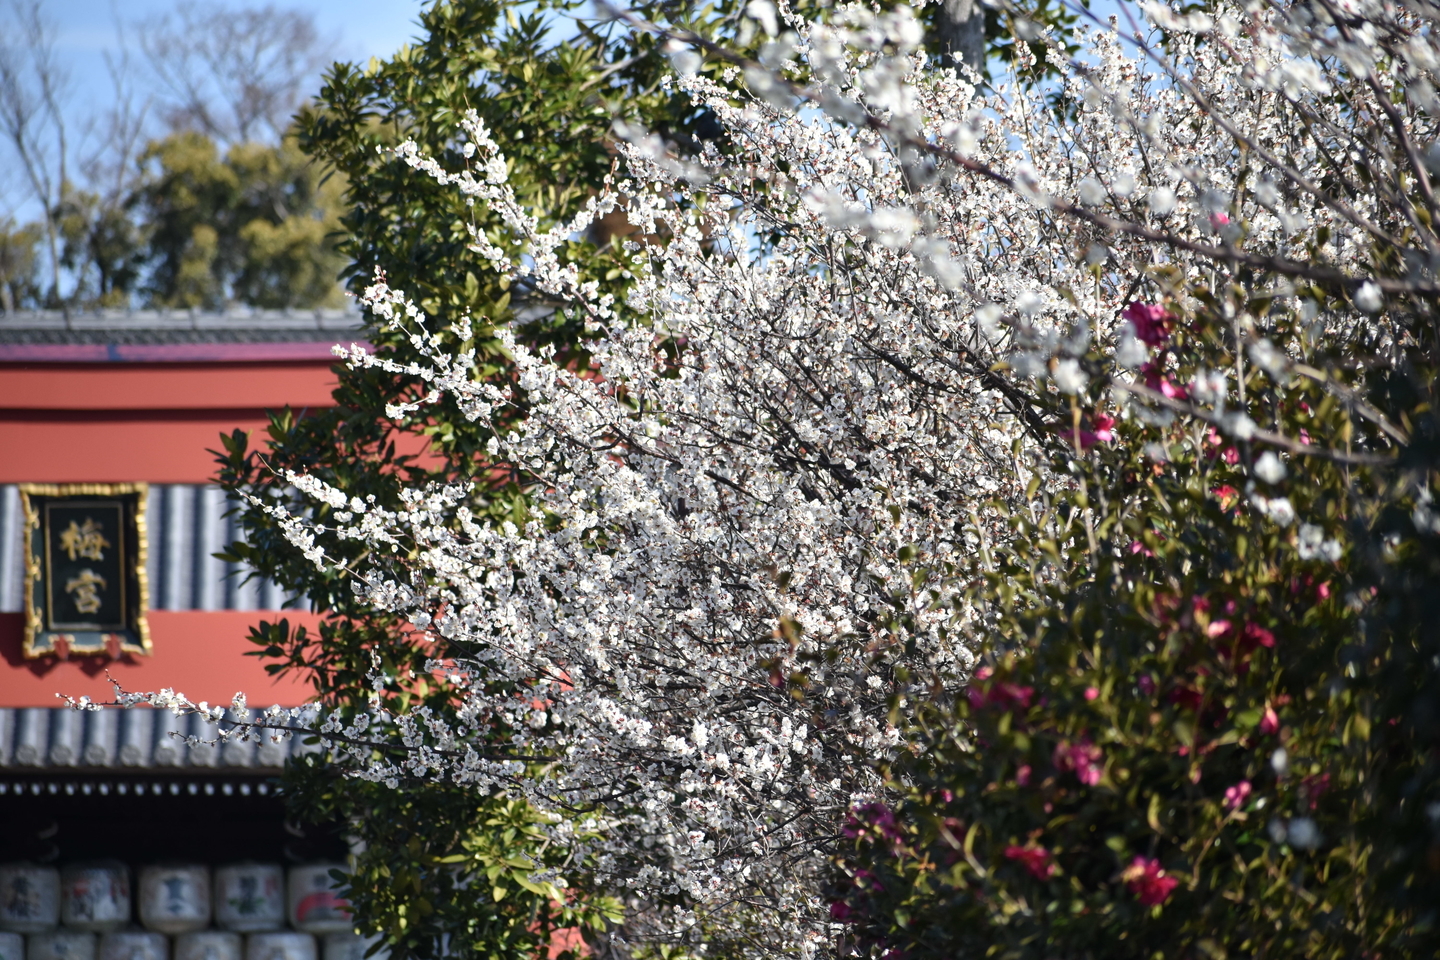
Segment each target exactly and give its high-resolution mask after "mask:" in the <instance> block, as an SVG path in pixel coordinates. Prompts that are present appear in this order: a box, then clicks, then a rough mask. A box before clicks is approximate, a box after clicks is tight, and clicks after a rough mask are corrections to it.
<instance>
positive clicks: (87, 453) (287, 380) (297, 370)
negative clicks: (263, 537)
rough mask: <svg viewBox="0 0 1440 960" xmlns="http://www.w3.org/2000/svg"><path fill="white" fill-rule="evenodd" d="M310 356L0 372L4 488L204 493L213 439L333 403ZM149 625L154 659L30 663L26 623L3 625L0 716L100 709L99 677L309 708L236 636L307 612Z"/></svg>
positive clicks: (171, 617) (289, 681)
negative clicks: (179, 487) (285, 412)
mask: <svg viewBox="0 0 1440 960" xmlns="http://www.w3.org/2000/svg"><path fill="white" fill-rule="evenodd" d="M281 346H285V345H283V344H282V345H281ZM306 346H308V347H311V348H312V349H311V351H310V352H311V354H314V356H312V357H311V358H309V359H304V360H283V359H282V360H278V361H277V360H274V359H267V358H268V357H269V354H267V353H266V352H265V351H264V350H263V349H255V348H252V347H250V346H249V345H242V347H243V348H244V350H241V351H235V350H230V351H229V354H234V355H233V356H230V355H228V354H227V355H226V356H224V357H219V358H216V357H211V358H209V362H194V361H192V360H186V361H185V362H84V363H53V362H18V363H15V362H12V363H5V362H0V483H118V482H124V481H132V482H133V481H147V482H149V483H206V482H208V481H210V480H211V478H212V477H213V476H214V474H215V464H214V457H213V455H212V454H210V453H207V452H206V451H207V450H209V449H215V448H218V447H219V446H220V440H219V437H220V434H221V433H229V432H230V431H232V430H234V429H235V428H236V427H239V428H241V429H244V430H249V431H256V430H263V429H264V428H265V427H266V425H267V419H266V410H270V409H279V408H282V407H285V406H287V405H288V406H290V407H291V408H292V409H295V410H297V411H300V410H304V409H307V408H308V409H315V408H318V407H327V406H330V405H332V403H333V401H332V400H331V399H330V392H331V390H333V389H334V386H335V374H334V372H333V370H332V364H333V363H334V362H335V361H334V360H333V359H331V358H328V357H326V356H325V355H324V353H323V352H318V351H316V350H314V349H313V345H306ZM262 347H263V345H262ZM322 347H323V345H322ZM245 350H248V351H249V353H246V352H245ZM71 352H72V353H73V352H74V351H71ZM212 352H214V351H212ZM218 353H221V354H224V353H226V351H225V350H224V349H220V350H219V351H218ZM282 353H283V351H282ZM252 354H258V356H259V359H257V358H256V356H252ZM66 356H68V354H66ZM93 359H96V360H99V359H100V358H99V357H97V358H93ZM120 359H121V360H122V361H124V360H125V359H126V358H120ZM149 616H150V630H151V639H152V641H153V644H154V650H155V652H154V655H153V656H150V657H133V658H131V657H122V658H120V659H118V660H110V659H109V658H108V657H87V658H84V659H77V660H63V661H62V660H55V659H54V658H50V659H47V660H40V661H34V660H30V661H27V660H25V659H24V657H23V655H22V653H21V641H22V634H23V618H22V615H21V614H0V656H3V660H4V663H3V664H0V706H6V707H53V706H58V705H60V701H59V700H57V699H56V694H67V695H70V696H76V697H78V696H89V697H91V698H92V699H96V700H108V699H110V698H111V696H112V693H113V690H112V687H111V686H110V683H109V681H108V680H107V679H106V671H107V670H108V671H109V673H110V675H111V676H113V677H115V679H117V680H119V681H120V682H121V684H122V685H123V686H124V687H125V688H126V689H127V690H135V691H145V690H159V689H161V688H164V687H170V688H173V689H175V690H179V691H181V692H183V693H185V694H186V695H187V696H189V697H190V698H191V699H194V700H202V699H203V700H208V701H210V702H211V703H216V702H228V701H229V700H230V698H231V697H232V696H234V695H235V693H236V692H237V691H244V692H245V694H246V696H247V697H249V698H250V701H251V702H252V703H254V704H256V705H259V706H269V705H270V704H272V703H279V704H281V705H282V706H296V705H298V704H301V703H304V702H305V701H306V700H307V699H308V698H309V696H310V688H309V687H308V686H307V685H306V684H305V683H304V682H303V680H301V679H297V678H286V679H282V680H278V681H277V680H273V679H272V678H270V677H269V676H268V675H267V674H266V673H265V668H264V664H263V663H261V661H260V660H259V659H258V658H256V657H247V656H245V653H246V652H247V651H249V650H251V649H254V647H253V645H252V644H250V643H249V642H248V641H247V640H246V636H247V634H248V632H249V631H248V628H249V626H250V625H251V624H254V623H258V622H259V621H261V620H265V619H269V620H275V619H278V618H279V617H282V616H283V617H287V618H289V620H290V621H291V623H295V622H296V621H300V622H304V623H306V624H309V625H311V626H312V627H313V625H314V624H315V623H316V622H317V621H318V619H319V618H318V616H317V615H315V614H306V613H296V612H293V611H286V612H284V613H277V612H274V611H239V610H226V611H165V610H154V611H151V612H150V615H149Z"/></svg>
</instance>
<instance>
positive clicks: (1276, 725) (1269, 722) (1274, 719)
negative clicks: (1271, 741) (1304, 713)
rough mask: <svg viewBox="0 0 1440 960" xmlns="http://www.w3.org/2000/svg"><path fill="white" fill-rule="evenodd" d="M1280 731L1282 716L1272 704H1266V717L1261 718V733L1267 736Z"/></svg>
mask: <svg viewBox="0 0 1440 960" xmlns="http://www.w3.org/2000/svg"><path fill="white" fill-rule="evenodd" d="M1279 729H1280V714H1278V713H1276V712H1275V708H1274V707H1272V706H1270V704H1268V703H1267V704H1265V715H1264V716H1262V717H1261V718H1260V732H1261V733H1262V734H1264V735H1266V736H1269V735H1270V734H1272V733H1274V732H1275V731H1277V730H1279Z"/></svg>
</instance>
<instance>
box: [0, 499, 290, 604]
mask: <svg viewBox="0 0 1440 960" xmlns="http://www.w3.org/2000/svg"><path fill="white" fill-rule="evenodd" d="M228 508H229V503H228V501H227V500H226V498H225V493H224V491H222V490H220V489H219V488H218V487H214V486H210V485H208V484H151V485H150V496H149V500H148V502H147V504H146V511H145V513H146V525H147V527H148V530H149V537H150V542H149V554H148V556H149V563H148V568H149V578H150V607H151V609H153V610H279V609H281V608H282V606H283V605H284V603H285V600H286V599H287V597H286V596H285V594H284V593H282V592H281V590H280V588H279V587H278V586H277V585H276V584H274V583H272V582H270V581H268V580H261V579H259V578H250V579H248V580H247V579H246V577H245V573H246V569H245V568H244V567H243V566H241V565H240V564H233V563H225V562H223V561H221V560H217V559H215V557H214V556H213V555H214V554H215V553H216V552H218V551H221V550H224V549H225V548H226V547H228V546H229V545H230V544H231V543H232V542H233V541H235V540H238V539H241V531H240V527H239V524H238V523H237V521H236V518H235V517H233V516H228V517H227V516H226V515H225V514H226V511H227V509H228ZM22 524H23V519H22V517H21V513H20V489H19V487H17V486H15V485H13V484H3V485H0V613H16V612H19V611H21V610H24V609H25V598H24V593H23V585H24V567H23V565H22V559H21V552H22V551H23V549H24V527H23V525H22Z"/></svg>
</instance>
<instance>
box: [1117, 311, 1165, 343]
mask: <svg viewBox="0 0 1440 960" xmlns="http://www.w3.org/2000/svg"><path fill="white" fill-rule="evenodd" d="M1121 316H1123V317H1124V318H1125V319H1126V320H1129V321H1130V325H1131V326H1133V327H1134V328H1135V339H1136V340H1139V341H1140V342H1141V343H1144V344H1148V345H1149V346H1152V347H1158V346H1160V345H1161V344H1163V343H1164V342H1165V341H1166V340H1168V339H1169V338H1170V324H1171V322H1173V321H1174V319H1175V318H1174V317H1172V316H1171V315H1170V312H1169V311H1167V310H1166V309H1165V308H1164V307H1162V306H1160V305H1159V304H1156V303H1140V302H1138V301H1137V302H1135V303H1132V304H1130V306H1128V307H1126V308H1125V312H1124V313H1122V314H1121Z"/></svg>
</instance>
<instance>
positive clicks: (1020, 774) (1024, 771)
mask: <svg viewBox="0 0 1440 960" xmlns="http://www.w3.org/2000/svg"><path fill="white" fill-rule="evenodd" d="M1015 783H1016V784H1017V785H1018V786H1022V787H1028V786H1029V785H1030V764H1028V763H1022V764H1020V766H1019V767H1017V768H1016V769H1015Z"/></svg>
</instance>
